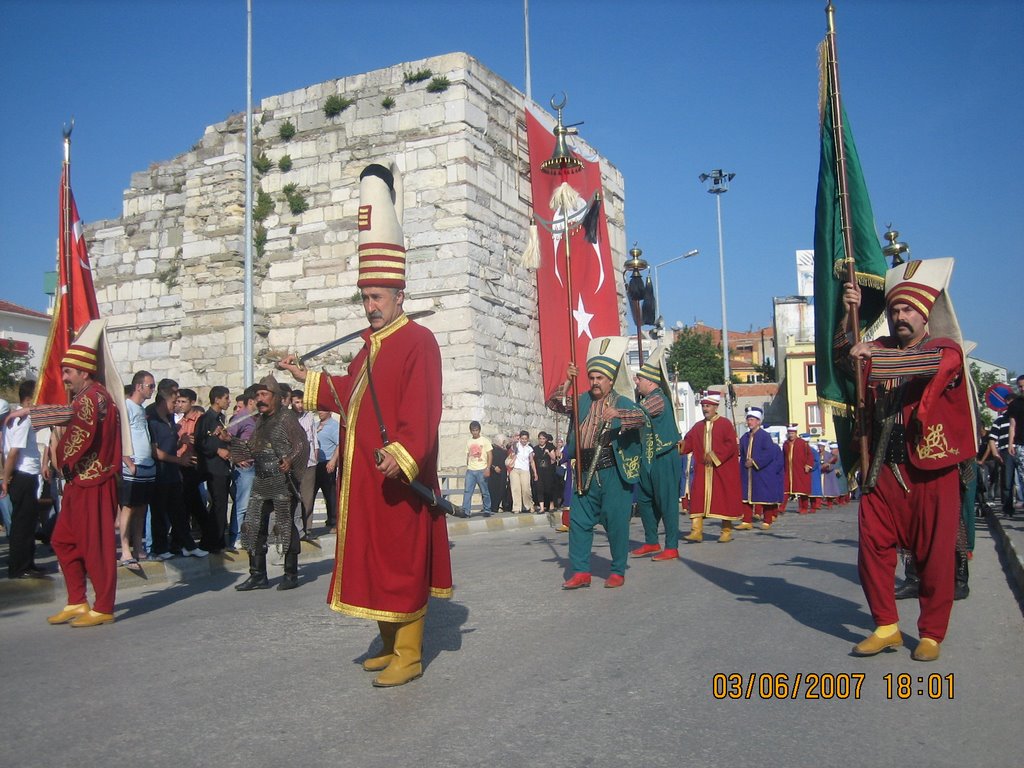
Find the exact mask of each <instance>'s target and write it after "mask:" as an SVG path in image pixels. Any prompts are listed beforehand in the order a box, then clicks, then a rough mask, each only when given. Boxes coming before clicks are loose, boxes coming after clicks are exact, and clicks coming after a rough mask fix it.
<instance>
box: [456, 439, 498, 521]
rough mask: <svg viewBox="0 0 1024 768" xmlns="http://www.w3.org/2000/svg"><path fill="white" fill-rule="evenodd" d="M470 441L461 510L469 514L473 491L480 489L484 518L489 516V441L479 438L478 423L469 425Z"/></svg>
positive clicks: (467, 450) (467, 449)
mask: <svg viewBox="0 0 1024 768" xmlns="http://www.w3.org/2000/svg"><path fill="white" fill-rule="evenodd" d="M469 434H470V436H471V437H470V439H469V440H468V441H467V442H466V483H465V486H466V491H465V493H463V495H462V509H463V510H465V512H466V515H467V516H468V515H469V514H470V504H472V501H473V491H474V490H475V488H476V487H477V486H479V487H480V495H481V496H482V497H483V503H484V505H483V510H484V517H490V516H491V512H492V509H491V491H490V489H489V488H488V486H487V478H488V477H490V476H491V448H492V446H491V441H490V440H488V439H487V438H486V437H480V422H479V421H471V422H470V423H469Z"/></svg>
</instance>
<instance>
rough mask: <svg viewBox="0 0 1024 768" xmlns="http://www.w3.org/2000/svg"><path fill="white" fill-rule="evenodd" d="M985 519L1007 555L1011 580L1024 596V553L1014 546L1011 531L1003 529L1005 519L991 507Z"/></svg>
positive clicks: (1020, 539) (1018, 536)
mask: <svg viewBox="0 0 1024 768" xmlns="http://www.w3.org/2000/svg"><path fill="white" fill-rule="evenodd" d="M985 519H986V521H988V525H989V528H990V529H991V530H992V532H993V534H994V535H995V537H996V541H998V542H999V545H1000V547H1001V548H1002V550H1003V552H1004V553H1005V554H1006V565H1007V567H1008V569H1009V571H1010V579H1011V581H1012V582H1013V583H1014V584H1015V585H1016V587H1017V589H1018V590H1019V591H1018V594H1024V557H1022V555H1024V553H1022V552H1021V550H1020V549H1018V547H1017V546H1016V545H1015V544H1014V537H1013V536H1011V535H1010V531H1008V530H1006V528H1004V527H1003V518H1002V516H1001V515H998V514H996V512H995V511H994V510H993V509H992V507H991V506H990V507H989V509H988V511H987V512H986V513H985ZM1014 533H1017V534H1018V535H1017V539H1018V541H1019V542H1021V543H1024V541H1022V537H1021V536H1020V535H1019V532H1016V531H1015V532H1014Z"/></svg>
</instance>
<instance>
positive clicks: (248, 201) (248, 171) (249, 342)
mask: <svg viewBox="0 0 1024 768" xmlns="http://www.w3.org/2000/svg"><path fill="white" fill-rule="evenodd" d="M245 5H246V51H245V233H244V238H245V250H244V253H245V263H244V267H243V271H244V275H243V278H242V282H243V284H244V286H245V289H244V290H245V293H244V299H243V310H242V315H243V320H242V323H243V340H242V381H243V382H244V383H245V386H249V385H250V384H252V383H253V379H254V366H253V338H252V336H253V322H252V316H253V312H252V234H253V233H252V0H246V4H245Z"/></svg>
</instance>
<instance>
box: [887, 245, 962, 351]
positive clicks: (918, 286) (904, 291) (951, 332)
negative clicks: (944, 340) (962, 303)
mask: <svg viewBox="0 0 1024 768" xmlns="http://www.w3.org/2000/svg"><path fill="white" fill-rule="evenodd" d="M952 275H953V259H951V258H949V257H944V258H939V259H926V260H924V261H908V262H906V263H905V264H900V265H899V266H897V267H893V268H892V269H890V270H889V271H888V272H886V274H885V304H886V306H892V305H893V304H895V303H897V302H903V303H906V304H909V305H910V306H912V307H914V308H915V309H916V310H917V311H918V312H920V313H921V315H922V316H924V319H925V321H927V323H928V331H929V333H930V334H931V335H932V336H945V337H948V338H951V339H953V340H955V341H956V342H957V343H960V344H963V336H962V335H961V333H960V323H959V322H958V321H957V318H956V312H954V310H953V303H952V302H951V301H950V298H949V282H950V278H951V277H952Z"/></svg>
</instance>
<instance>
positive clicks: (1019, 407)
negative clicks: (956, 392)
mask: <svg viewBox="0 0 1024 768" xmlns="http://www.w3.org/2000/svg"><path fill="white" fill-rule="evenodd" d="M1006 416H1007V418H1008V419H1009V421H1010V435H1009V449H1010V457H1011V461H1010V462H1009V463H1007V464H1005V465H1004V466H1003V471H1004V472H1007V473H1009V475H1010V477H1011V479H1010V480H1009V481H1007V482H1006V483H1005V484H1004V485H1005V486H1008V489H1009V492H1010V499H1009V509H1007V506H1006V504H1007V502H1006V499H1004V500H1003V510H1004V511H1005V512H1007V513H1008V514H1010V515H1012V514H1013V486H1014V484H1016V486H1017V500H1018V501H1024V376H1018V377H1017V397H1015V398H1014V399H1013V400H1011V401H1010V403H1009V405H1007V407H1006Z"/></svg>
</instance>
